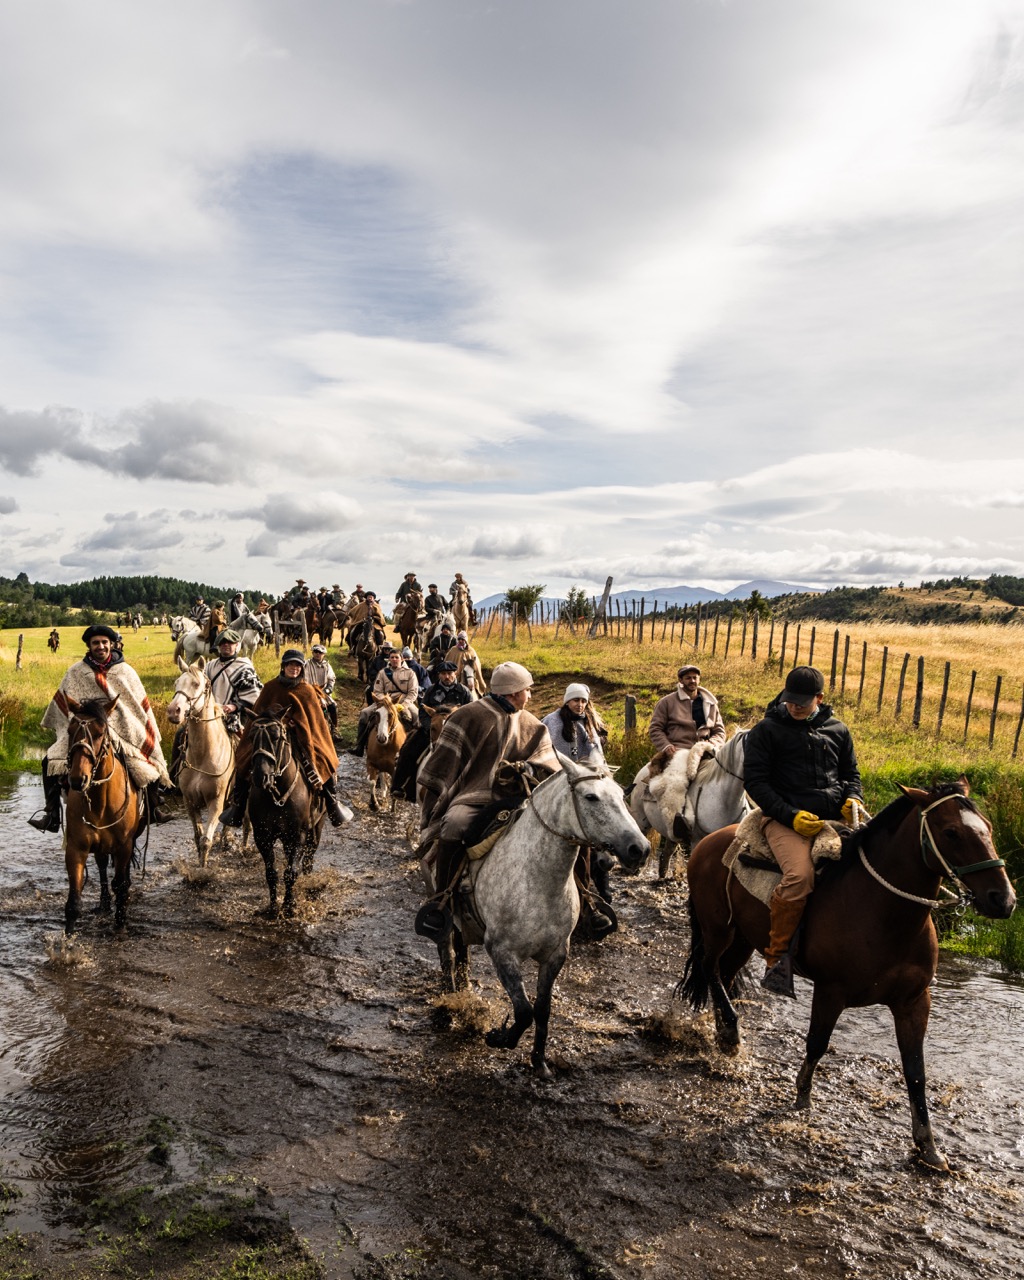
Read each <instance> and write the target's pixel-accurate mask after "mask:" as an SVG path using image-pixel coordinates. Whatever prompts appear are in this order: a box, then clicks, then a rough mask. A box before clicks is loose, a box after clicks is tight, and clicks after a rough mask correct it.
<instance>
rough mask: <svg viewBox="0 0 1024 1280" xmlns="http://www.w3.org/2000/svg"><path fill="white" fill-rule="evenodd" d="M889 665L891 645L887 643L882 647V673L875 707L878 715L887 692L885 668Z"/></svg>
mask: <svg viewBox="0 0 1024 1280" xmlns="http://www.w3.org/2000/svg"><path fill="white" fill-rule="evenodd" d="M888 665H889V646H888V645H885V646H884V647H883V649H882V674H881V676H880V677H879V680H878V706H877V707H876V708H875V714H876V715H877V714H878V713H879V712H880V711H881V710H882V698H883V696H884V694H885V669H886V667H887V666H888Z"/></svg>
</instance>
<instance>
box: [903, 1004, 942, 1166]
mask: <svg viewBox="0 0 1024 1280" xmlns="http://www.w3.org/2000/svg"><path fill="white" fill-rule="evenodd" d="M931 1007H932V995H931V991H930V990H929V989H928V988H927V987H925V989H924V990H923V991H922V992H921V994H920V995H919V996H917V997H916V999H913V1000H910V1001H908V1002H907V1003H906V1004H903V1005H897V1006H896V1007H895V1008H893V1011H892V1017H893V1021H894V1022H895V1024H896V1043H897V1044H898V1045H899V1048H900V1058H901V1060H902V1062H903V1078H904V1079H905V1080H906V1082H907V1093H908V1094H909V1095H910V1118H911V1125H912V1127H913V1133H914V1145H915V1147H917V1154H918V1156H919V1157H920V1159H921V1162H922V1164H925V1165H927V1166H928V1168H929V1169H937V1170H938V1171H939V1172H941V1173H948V1172H949V1162H948V1161H947V1159H946V1157H945V1156H944V1155H943V1154H942V1152H941V1151H940V1150H939V1148H938V1147H937V1146H936V1145H935V1135H934V1134H933V1133H932V1122H931V1120H930V1119H929V1116H928V1099H927V1098H926V1096H925V1071H924V1035H925V1032H926V1031H927V1030H928V1014H929V1013H930V1012H931Z"/></svg>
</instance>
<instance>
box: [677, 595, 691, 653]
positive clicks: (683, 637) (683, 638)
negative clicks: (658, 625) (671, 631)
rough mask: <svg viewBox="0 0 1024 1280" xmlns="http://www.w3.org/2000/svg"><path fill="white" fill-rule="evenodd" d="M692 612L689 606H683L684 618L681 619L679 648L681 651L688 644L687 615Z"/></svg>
mask: <svg viewBox="0 0 1024 1280" xmlns="http://www.w3.org/2000/svg"><path fill="white" fill-rule="evenodd" d="M689 612H690V606H689V605H688V604H684V605H683V616H682V617H681V618H680V619H679V647H680V649H681V648H682V647H683V645H684V644H685V643H686V615H687V614H688V613H689Z"/></svg>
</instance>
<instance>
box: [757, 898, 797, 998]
mask: <svg viewBox="0 0 1024 1280" xmlns="http://www.w3.org/2000/svg"><path fill="white" fill-rule="evenodd" d="M806 903H807V899H806V898H798V899H797V900H796V901H795V902H793V901H788V900H786V899H785V898H780V897H779V891H778V890H777V889H776V891H775V892H774V893H773V894H772V901H771V913H772V919H771V932H770V934H769V938H768V949H767V950H766V951H765V953H764V960H765V964H766V965H767V968H766V970H765V975H764V977H763V978H762V979H761V986H762V987H763V988H764V989H765V991H772V992H774V993H775V994H776V995H782V996H793V997H794V998H795V997H796V992H795V990H794V989H793V960H792V957H791V956H790V952H789V947H790V944H791V943H792V941H793V935H794V934H795V933H796V930H797V925H799V923H800V918H801V917H802V916H803V914H804V906H805V905H806Z"/></svg>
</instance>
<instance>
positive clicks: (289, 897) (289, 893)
mask: <svg viewBox="0 0 1024 1280" xmlns="http://www.w3.org/2000/svg"><path fill="white" fill-rule="evenodd" d="M298 854H299V850H298V846H297V844H296V842H295V841H294V840H292V841H291V842H290V843H288V844H287V845H285V851H284V902H283V903H282V904H281V909H282V911H283V912H284V914H285V916H286V917H287V918H288V919H291V917H292V916H294V915H295V881H296V880H298V878H299V868H298V865H297V864H298V860H299V858H298Z"/></svg>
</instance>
